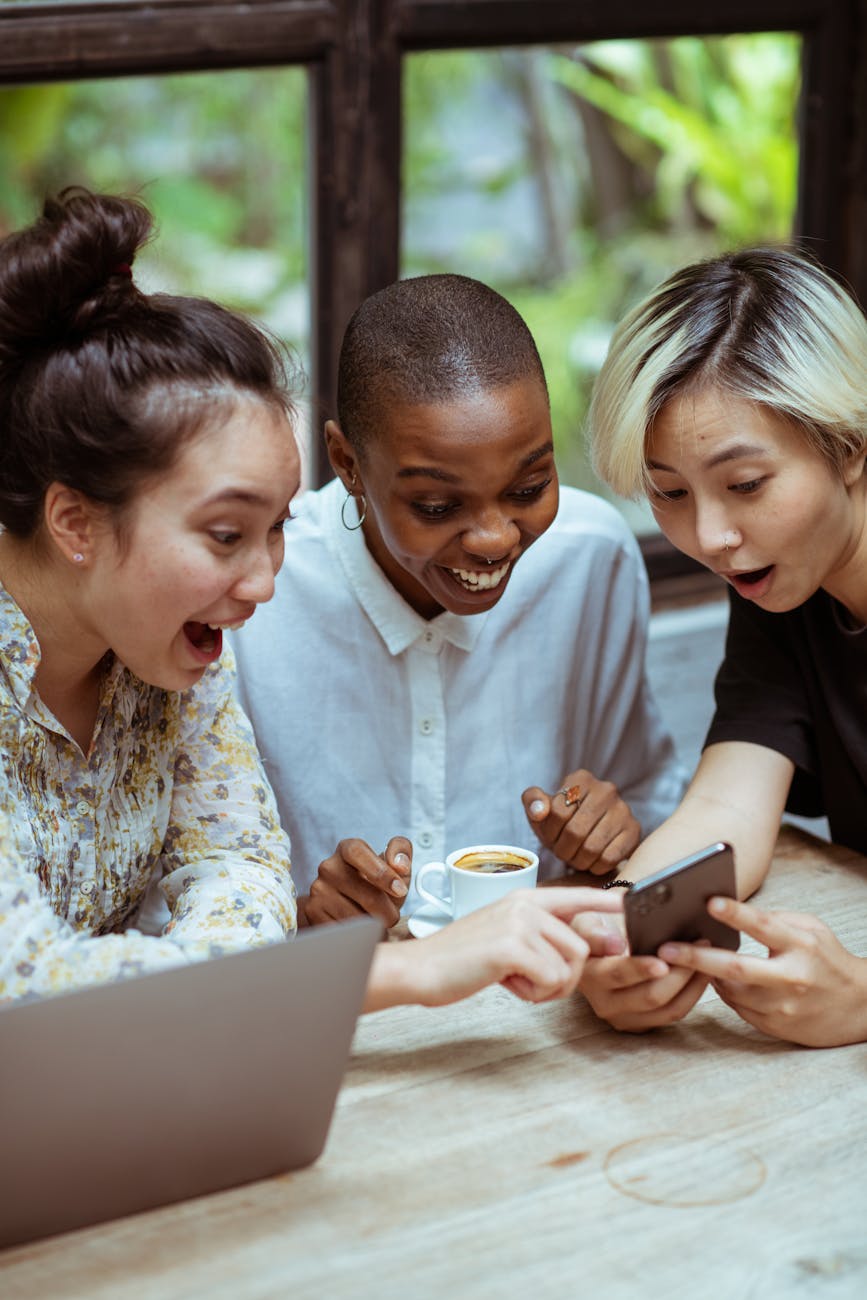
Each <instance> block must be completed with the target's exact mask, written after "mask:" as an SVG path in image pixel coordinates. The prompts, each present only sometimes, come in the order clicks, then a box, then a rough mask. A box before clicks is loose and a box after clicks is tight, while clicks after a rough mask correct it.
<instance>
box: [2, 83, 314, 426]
mask: <svg viewBox="0 0 867 1300" xmlns="http://www.w3.org/2000/svg"><path fill="white" fill-rule="evenodd" d="M306 78H307V74H306V70H305V69H304V68H300V67H294V68H288V69H278V70H270V69H269V70H264V69H261V70H257V71H255V72H252V71H238V72H210V73H194V74H184V75H176V76H166V77H129V78H118V79H114V80H105V81H78V82H71V83H62V84H52V85H40V86H13V87H4V88H0V234H4V233H6V232H8V231H9V230H12V229H15V228H17V227H18V226H20V225H22V224H24V223H26V222H29V221H31V220H32V219H33V218H34V217H35V216H36V214H37V213H38V211H39V207H40V205H41V202H42V199H43V198H44V196H45V195H46V194H50V193H56V192H57V191H58V190H60V189H62V188H63V187H64V186H66V185H85V186H87V187H88V188H89V189H93V190H99V191H105V192H108V193H119V194H120V193H122V194H135V195H138V196H140V197H141V198H143V199H144V200H145V202H147V204H148V206H149V207H150V208H151V210H152V212H153V213H154V215H155V218H156V223H157V237H156V239H155V240H154V241H153V243H152V245H151V246H149V247H148V248H146V249H145V250H144V251H143V252H142V253H141V255H140V257H139V258H138V260H137V262H136V268H135V274H136V278H137V280H138V281H139V282H140V283H141V285H142V287H143V288H146V289H149V290H155V289H160V290H167V291H169V292H172V293H181V294H202V295H204V296H207V297H212V298H216V299H217V300H218V301H219V302H222V303H225V304H227V305H229V306H232V307H236V308H239V309H240V310H242V311H245V312H247V313H249V314H250V315H252V316H254V317H255V318H256V319H257V320H260V321H262V322H264V323H265V324H266V325H267V326H268V327H269V328H270V329H271V331H272V332H273V333H275V334H276V335H278V336H279V337H280V338H281V339H283V340H284V341H285V342H286V343H288V344H289V345H290V346H291V347H292V349H293V350H294V351H295V353H296V354H297V356H298V358H299V361H300V363H301V365H303V367H304V370H305V371H306V372H308V373H309V365H308V356H309V337H310V321H309V316H310V294H309V289H308V229H307V227H308V215H307V214H308V208H309V205H308V188H309V186H308V181H307V158H306V141H307V129H306V114H307V82H306ZM301 416H302V419H301V423H302V424H303V425H304V426H305V428H306V425H307V420H306V417H305V416H304V412H303V411H302V412H301ZM302 432H303V431H302Z"/></svg>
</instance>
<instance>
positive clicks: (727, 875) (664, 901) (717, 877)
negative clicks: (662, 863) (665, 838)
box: [623, 841, 741, 957]
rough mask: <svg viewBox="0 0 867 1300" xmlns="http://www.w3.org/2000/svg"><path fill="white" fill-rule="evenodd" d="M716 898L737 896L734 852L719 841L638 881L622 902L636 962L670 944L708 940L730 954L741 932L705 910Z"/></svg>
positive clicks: (631, 948) (728, 845) (739, 939)
mask: <svg viewBox="0 0 867 1300" xmlns="http://www.w3.org/2000/svg"><path fill="white" fill-rule="evenodd" d="M715 894H722V895H725V896H727V897H729V898H735V897H736V893H735V858H734V850H733V849H732V846H731V845H730V844H724V843H723V842H722V841H720V842H719V843H717V844H711V845H710V847H709V848H706V849H702V850H701V851H700V852H698V853H693V854H691V855H690V857H688V858H684V859H683V860H682V861H681V862H675V863H673V864H672V865H671V866H670V867H663V868H662V870H661V871H656V872H654V874H653V875H652V876H645V878H644V880H638V881H636V883H635V884H634V885H633V886H632V887H631V888H630V889H629V890H627V892H626V894H625V895H624V898H623V911H624V913H625V916H626V936H627V938H628V939H629V948H630V951H631V952H632V953H633V955H634V956H636V957H637V956H640V955H645V954H647V955H653V954H655V953H656V951H657V949H658V948H659V947H660V946H661V945H662V944H664V943H666V942H667V941H668V940H669V939H672V940H677V941H678V942H679V943H694V942H695V941H696V940H697V939H707V940H709V942H710V943H711V944H712V945H713V947H714V948H729V949H731V951H733V952H734V951H735V950H736V949H737V947H738V945H739V943H740V941H741V936H740V932H739V931H738V930H733V929H732V927H731V926H730V925H724V924H723V922H722V921H717V920H716V918H715V917H713V916H710V915H709V913H708V910H707V900H708V899H709V898H712V897H713V896H714V895H715Z"/></svg>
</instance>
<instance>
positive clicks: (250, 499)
mask: <svg viewBox="0 0 867 1300" xmlns="http://www.w3.org/2000/svg"><path fill="white" fill-rule="evenodd" d="M227 501H239V502H240V503H241V504H242V505H248V506H267V505H269V504H270V503H269V502H268V501H267V500H266V498H265V497H263V496H261V495H260V494H259V493H258V492H250V491H248V490H247V489H245V488H224V489H223V491H222V492H215V493H214V495H213V496H212V497H207V498H206V499H205V500H204V501H203V502H202V504H201V507H200V508H201V509H202V510H204V509H206V508H207V507H208V506H219V505H223V504H224V502H227Z"/></svg>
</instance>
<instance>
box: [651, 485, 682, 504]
mask: <svg viewBox="0 0 867 1300" xmlns="http://www.w3.org/2000/svg"><path fill="white" fill-rule="evenodd" d="M650 495H651V497H653V499H654V500H655V501H680V499H681V497H685V496H686V488H669V490H668V491H667V492H665V491H663V489H662V488H659V487H652V488H651V489H650Z"/></svg>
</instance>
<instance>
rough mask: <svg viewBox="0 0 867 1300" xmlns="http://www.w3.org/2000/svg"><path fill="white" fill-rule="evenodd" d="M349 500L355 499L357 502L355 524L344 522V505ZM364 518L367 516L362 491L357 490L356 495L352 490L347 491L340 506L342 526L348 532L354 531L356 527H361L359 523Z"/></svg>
mask: <svg viewBox="0 0 867 1300" xmlns="http://www.w3.org/2000/svg"><path fill="white" fill-rule="evenodd" d="M353 481H354V480H353ZM350 501H355V502H357V504H358V523H357V524H348V523H347V522H346V506H347V503H348V502H350ZM366 518H367V499H366V497H365V495H364V493H363V492H359V494H358V496H354V495H353V493H352V492H347V494H346V496H345V497H344V498H343V505H342V506H341V507H340V522H341V523H342V524H343V527H344V528H345V529H346V531H347V532H348V533H354V532H355V531H356V530H357V529H359V528H360V527H361V525H362V524H363V523H364V521H365V519H366Z"/></svg>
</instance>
